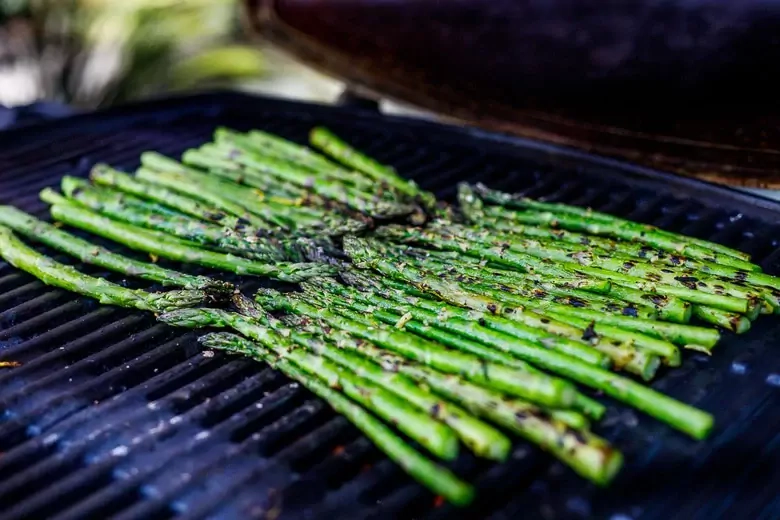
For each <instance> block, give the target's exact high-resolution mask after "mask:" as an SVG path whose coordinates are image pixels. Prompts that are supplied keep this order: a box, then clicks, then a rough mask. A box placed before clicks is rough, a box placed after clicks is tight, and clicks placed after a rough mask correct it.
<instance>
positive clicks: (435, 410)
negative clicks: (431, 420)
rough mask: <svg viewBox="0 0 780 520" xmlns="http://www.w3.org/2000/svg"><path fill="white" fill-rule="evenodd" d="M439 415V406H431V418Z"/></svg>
mask: <svg viewBox="0 0 780 520" xmlns="http://www.w3.org/2000/svg"><path fill="white" fill-rule="evenodd" d="M440 413H441V404H440V403H436V404H434V405H433V406H431V416H432V417H437V418H438V417H439V414H440Z"/></svg>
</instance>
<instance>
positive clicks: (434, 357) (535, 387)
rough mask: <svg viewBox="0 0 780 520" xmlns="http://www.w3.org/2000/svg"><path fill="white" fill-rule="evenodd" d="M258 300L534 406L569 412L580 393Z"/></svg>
mask: <svg viewBox="0 0 780 520" xmlns="http://www.w3.org/2000/svg"><path fill="white" fill-rule="evenodd" d="M256 299H257V301H258V303H260V305H261V306H262V307H263V308H265V309H269V310H283V311H286V312H290V313H294V314H300V315H304V316H309V317H311V318H317V319H322V320H324V321H326V322H327V323H329V324H330V325H331V326H333V327H336V328H339V329H341V330H344V331H346V332H349V333H350V334H354V335H356V336H358V337H362V338H363V339H365V340H367V341H372V342H375V343H377V344H378V345H381V346H383V347H384V348H387V349H389V350H392V351H394V352H397V353H398V354H400V355H402V356H405V357H407V358H409V359H412V360H415V361H419V362H423V363H426V364H429V365H430V366H432V367H434V368H436V369H438V370H441V371H443V372H447V373H456V374H460V375H461V376H462V377H465V378H467V379H468V380H470V381H474V382H478V383H479V384H483V385H486V386H489V387H491V388H495V389H496V390H500V391H502V392H505V393H508V394H510V395H515V396H517V397H521V398H523V399H527V400H529V401H532V402H536V403H540V404H543V405H546V406H552V407H556V408H568V407H570V406H571V404H572V402H573V401H574V398H575V395H576V391H575V390H574V387H573V386H571V385H570V384H569V383H567V382H565V381H562V380H558V379H553V378H550V377H547V376H542V375H540V374H534V373H529V372H527V371H520V370H515V369H512V368H509V367H506V366H504V365H500V364H495V363H488V362H485V360H483V359H480V358H478V357H476V356H471V355H468V354H465V353H461V352H455V351H450V350H447V349H444V348H442V347H441V346H439V345H437V344H435V343H432V342H430V341H426V340H423V339H422V338H417V337H415V336H411V335H409V334H404V333H403V332H402V331H399V330H392V329H378V328H371V327H367V326H365V325H364V324H362V323H360V321H359V320H358V321H356V320H353V319H350V318H349V317H347V316H345V315H344V314H346V313H345V312H342V313H335V312H333V311H330V310H328V309H321V308H317V307H314V306H312V305H309V304H308V303H305V302H303V301H301V300H298V299H293V298H289V297H285V296H283V295H281V294H279V293H276V292H273V291H260V292H258V293H257V296H256Z"/></svg>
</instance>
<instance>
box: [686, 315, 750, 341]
mask: <svg viewBox="0 0 780 520" xmlns="http://www.w3.org/2000/svg"><path fill="white" fill-rule="evenodd" d="M693 315H694V316H695V317H696V318H698V319H699V320H701V321H704V322H707V323H712V324H713V325H717V326H718V327H722V328H724V329H726V330H730V331H732V332H736V333H737V334H744V333H745V332H747V331H748V330H750V320H749V319H747V318H746V317H745V316H743V315H741V314H737V313H734V312H726V311H722V310H720V309H713V308H712V307H706V306H704V305H694V306H693ZM703 346H704V347H706V348H707V349H708V350H709V349H711V348H712V346H713V345H703Z"/></svg>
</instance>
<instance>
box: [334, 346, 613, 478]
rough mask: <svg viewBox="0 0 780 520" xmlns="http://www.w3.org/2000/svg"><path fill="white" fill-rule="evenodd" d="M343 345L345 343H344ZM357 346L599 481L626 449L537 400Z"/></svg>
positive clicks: (376, 349) (587, 476) (606, 474)
mask: <svg viewBox="0 0 780 520" xmlns="http://www.w3.org/2000/svg"><path fill="white" fill-rule="evenodd" d="M340 345H342V346H343V344H342V343H340ZM357 349H358V351H359V352H361V353H362V354H364V355H366V356H369V357H371V358H372V359H378V360H380V362H381V363H382V365H383V366H384V367H385V369H386V370H392V371H398V372H401V373H403V374H406V375H407V376H409V377H411V378H413V379H416V380H418V381H421V382H424V383H425V384H427V385H429V386H430V387H431V388H432V389H433V390H434V391H435V392H437V393H439V394H441V395H443V396H445V397H447V398H450V399H453V400H456V401H458V402H460V404H462V405H463V406H465V407H467V408H469V409H470V410H472V411H473V412H474V413H476V414H478V415H480V416H482V417H485V418H487V419H490V420H492V421H494V422H495V423H497V424H499V425H501V426H503V427H504V428H507V429H508V430H510V431H513V432H515V433H517V434H518V435H520V436H522V437H523V438H525V439H527V440H529V441H531V442H533V443H535V444H537V445H539V446H541V447H542V449H545V450H547V451H549V452H551V453H552V454H553V455H554V456H556V457H557V458H558V459H560V460H561V461H562V462H564V463H565V464H567V465H568V466H569V467H571V468H572V469H574V470H575V471H576V472H577V473H579V474H580V475H581V476H583V477H585V478H587V479H588V480H590V481H592V482H594V483H596V484H598V485H601V486H604V485H607V484H608V483H609V482H610V481H611V480H612V479H613V478H614V476H615V475H616V474H617V472H618V471H619V470H620V467H621V466H622V455H621V454H620V453H619V452H617V451H615V450H613V449H612V448H611V447H610V446H609V445H608V444H607V443H606V442H605V441H604V440H602V439H600V438H598V437H596V436H595V435H593V434H591V433H589V432H583V431H577V430H574V429H571V428H570V427H568V426H567V425H565V424H563V423H562V422H560V421H558V420H555V419H551V418H550V417H549V416H547V415H546V414H545V413H544V412H543V411H541V410H539V409H538V408H536V407H535V406H533V405H529V404H526V403H523V402H521V401H518V400H516V399H513V400H506V399H503V398H502V396H501V394H498V393H496V392H492V391H490V390H487V389H484V388H481V387H478V386H476V385H472V384H469V383H467V382H465V381H461V380H459V379H458V378H456V377H452V376H446V375H443V374H440V373H438V372H436V371H435V370H431V369H429V368H427V367H425V366H421V365H419V364H415V363H409V362H408V361H406V360H405V359H403V358H400V357H399V356H395V355H392V354H388V353H387V352H386V351H384V350H382V349H379V348H377V347H375V346H373V345H366V344H364V345H361V346H359V347H357Z"/></svg>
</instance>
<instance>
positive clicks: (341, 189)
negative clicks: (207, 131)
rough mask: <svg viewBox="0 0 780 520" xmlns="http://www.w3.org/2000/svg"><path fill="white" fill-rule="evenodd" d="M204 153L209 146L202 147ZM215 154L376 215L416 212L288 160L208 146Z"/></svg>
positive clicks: (409, 207) (386, 215)
mask: <svg viewBox="0 0 780 520" xmlns="http://www.w3.org/2000/svg"><path fill="white" fill-rule="evenodd" d="M203 151H204V152H205V151H206V149H203ZM208 151H209V152H210V153H213V154H215V157H221V158H223V159H224V158H230V159H231V160H233V161H235V162H237V163H238V164H240V165H241V166H242V167H243V168H246V169H249V170H252V171H255V172H258V173H265V174H269V175H274V176H276V177H279V178H281V179H285V180H286V181H288V182H291V183H293V184H296V185H298V186H301V187H303V188H308V189H310V190H311V191H313V192H314V193H316V194H317V195H319V196H321V197H325V198H328V199H332V200H334V201H337V202H340V203H342V204H344V205H346V206H348V207H350V208H352V209H354V210H355V211H359V212H362V213H365V214H367V215H369V216H372V217H377V218H392V217H399V216H406V215H409V214H411V213H412V212H413V211H414V207H413V206H411V205H408V204H402V203H398V202H394V201H386V200H381V199H380V198H379V197H377V196H372V195H368V194H366V193H363V192H361V191H358V190H357V189H354V188H351V187H349V186H346V185H344V184H339V183H334V182H332V181H330V180H328V179H322V178H317V176H316V175H313V174H312V173H311V172H302V171H300V170H298V169H296V168H294V167H291V166H290V165H289V163H286V162H284V161H280V160H278V159H274V158H271V157H258V156H256V155H250V154H247V153H246V152H245V151H243V150H241V149H239V148H235V147H231V146H226V147H223V148H209V149H208Z"/></svg>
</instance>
